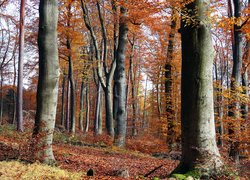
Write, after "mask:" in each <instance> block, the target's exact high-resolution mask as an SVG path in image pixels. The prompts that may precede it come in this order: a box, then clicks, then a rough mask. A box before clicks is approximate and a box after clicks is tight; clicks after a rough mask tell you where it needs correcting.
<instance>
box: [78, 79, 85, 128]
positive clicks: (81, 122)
mask: <svg viewBox="0 0 250 180" xmlns="http://www.w3.org/2000/svg"><path fill="white" fill-rule="evenodd" d="M85 89H86V87H85V84H84V80H83V79H82V83H81V91H80V92H81V93H80V113H79V128H80V131H83V110H84V91H85Z"/></svg>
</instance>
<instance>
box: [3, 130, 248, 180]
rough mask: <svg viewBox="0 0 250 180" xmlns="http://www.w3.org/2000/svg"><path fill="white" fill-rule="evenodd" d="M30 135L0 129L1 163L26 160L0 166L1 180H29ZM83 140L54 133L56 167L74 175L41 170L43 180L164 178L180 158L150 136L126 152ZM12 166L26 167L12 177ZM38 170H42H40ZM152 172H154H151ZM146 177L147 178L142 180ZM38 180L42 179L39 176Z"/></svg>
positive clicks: (134, 142)
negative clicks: (61, 175) (90, 173)
mask: <svg viewBox="0 0 250 180" xmlns="http://www.w3.org/2000/svg"><path fill="white" fill-rule="evenodd" d="M29 136H30V133H29V132H26V133H17V132H16V131H15V130H14V129H13V128H9V127H4V128H0V160H1V161H6V160H7V162H13V160H15V161H16V160H17V158H18V159H19V160H18V162H22V163H23V162H25V161H26V163H24V164H22V165H20V164H16V163H14V164H9V165H6V164H4V165H3V164H2V165H1V163H0V179H25V178H24V177H27V176H28V178H26V179H32V178H30V176H29V175H27V172H28V171H32V172H34V168H35V169H37V164H36V165H35V167H32V168H33V169H29V168H31V167H29V165H27V164H29V163H27V161H28V162H29V160H28V158H27V156H28V154H26V153H27V152H28V149H29V148H30V147H28V146H26V145H27V143H29ZM81 137H82V139H81ZM86 137H87V136H83V135H81V136H80V135H79V136H70V135H67V134H64V133H58V132H57V133H56V134H55V143H54V145H53V149H54V155H55V158H56V160H57V168H60V169H62V170H65V171H66V172H69V173H73V174H70V175H67V176H66V175H65V176H63V177H62V178H58V177H60V176H59V175H58V174H56V173H57V170H55V172H56V173H55V172H54V173H55V174H53V175H50V174H49V173H48V172H52V170H51V169H50V170H48V172H47V170H41V172H42V173H43V175H45V176H46V177H47V178H45V179H100V180H101V179H117V180H119V179H124V178H123V177H124V176H125V177H126V176H127V174H129V178H128V179H157V178H160V179H164V178H165V179H167V178H166V177H167V176H168V174H169V173H170V172H171V171H172V170H173V169H174V168H175V167H176V165H177V164H178V160H176V159H178V158H179V152H172V153H170V154H169V153H167V149H166V148H165V147H166V145H164V141H162V140H158V141H156V140H155V141H152V140H150V139H149V137H148V138H147V140H145V139H129V140H128V142H127V149H120V148H117V147H114V146H109V142H108V141H107V140H105V139H103V138H100V137H99V138H97V139H96V138H94V137H93V136H92V138H86ZM88 137H91V136H88ZM23 160H25V161H23ZM5 163H6V162H5ZM4 166H5V167H6V168H7V167H9V166H10V167H11V168H7V169H6V168H4ZM14 166H16V168H14V170H15V171H20V169H23V168H21V166H27V167H25V168H24V169H25V170H22V171H21V172H19V174H15V173H16V172H12V171H13V167H14ZM1 167H2V168H1ZM11 169H12V170H11ZM38 169H42V168H41V167H39V168H38ZM89 169H92V170H93V171H94V176H92V177H88V176H86V172H87V171H88V170H89ZM155 169H156V170H155ZM152 170H155V171H153V172H151V171H152ZM248 170H249V169H248V168H247V169H245V170H244V171H246V172H247V171H248ZM45 171H46V172H45ZM150 172H151V173H150ZM25 173H26V174H25ZM124 173H125V174H124ZM10 174H12V176H10ZM147 174H148V175H147ZM43 175H42V176H43ZM248 175H249V174H247V173H245V174H244V175H243V176H244V177H245V178H241V179H247V176H248ZM32 176H33V178H34V177H36V176H34V173H33V174H32ZM145 176H147V177H146V178H145ZM243 176H242V177H243ZM4 177H5V178H4ZM7 177H8V178H7ZM17 177H19V178H17ZM20 177H21V178H20ZM55 177H57V178H55ZM156 177H157V178H156ZM34 179H36V178H34ZM38 179H44V178H41V177H40V178H38ZM232 179H233V178H232Z"/></svg>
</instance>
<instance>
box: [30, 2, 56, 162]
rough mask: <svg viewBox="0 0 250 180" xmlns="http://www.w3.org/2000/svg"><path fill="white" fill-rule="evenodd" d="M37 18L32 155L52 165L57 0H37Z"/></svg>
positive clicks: (53, 160)
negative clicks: (35, 95)
mask: <svg viewBox="0 0 250 180" xmlns="http://www.w3.org/2000/svg"><path fill="white" fill-rule="evenodd" d="M39 17H40V19H39V32H38V48H39V79H38V87H37V108H36V117H35V127H34V131H33V137H34V138H35V141H37V142H35V143H34V147H35V157H36V158H37V159H39V160H40V161H42V162H44V163H46V164H54V162H55V158H54V155H53V150H52V141H53V131H54V126H55V117H56V107H57V95H58V80H59V63H58V48H57V21H58V2H57V0H40V4H39Z"/></svg>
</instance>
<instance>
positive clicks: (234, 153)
mask: <svg viewBox="0 0 250 180" xmlns="http://www.w3.org/2000/svg"><path fill="white" fill-rule="evenodd" d="M233 5H234V17H235V18H239V17H240V13H241V2H240V1H239V0H233ZM242 47H243V41H242V32H241V29H240V26H238V25H236V24H235V25H234V30H233V72H232V77H231V96H235V97H236V99H238V98H237V96H238V95H239V91H238V89H237V88H238V87H239V86H240V81H241V69H242V56H243V51H242ZM228 116H229V117H231V120H232V121H236V120H239V118H240V103H239V101H237V100H236V102H233V103H231V104H230V106H229V112H228ZM237 124H238V123H235V122H230V123H229V130H228V134H229V137H230V150H229V156H231V157H233V158H234V160H235V161H236V162H238V161H239V146H240V144H239V142H238V140H237V142H236V141H234V140H232V139H234V138H236V139H237V138H239V135H240V132H239V131H237V129H238V128H237V127H236V125H237Z"/></svg>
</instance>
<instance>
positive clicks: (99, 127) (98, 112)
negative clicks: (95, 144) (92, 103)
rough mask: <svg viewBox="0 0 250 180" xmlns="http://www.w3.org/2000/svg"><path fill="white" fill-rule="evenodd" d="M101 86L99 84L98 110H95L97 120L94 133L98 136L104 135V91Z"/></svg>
mask: <svg viewBox="0 0 250 180" xmlns="http://www.w3.org/2000/svg"><path fill="white" fill-rule="evenodd" d="M101 88H102V87H101V84H100V82H98V84H97V98H96V109H95V120H94V132H95V134H96V135H98V134H101V133H102V122H101V121H102V118H101V117H102V115H101V103H102V102H101V101H102V90H101Z"/></svg>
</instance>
